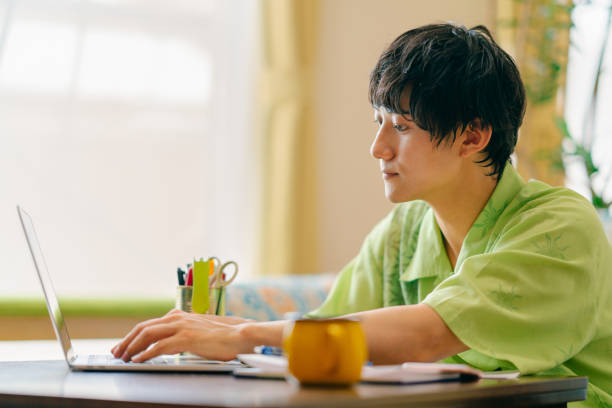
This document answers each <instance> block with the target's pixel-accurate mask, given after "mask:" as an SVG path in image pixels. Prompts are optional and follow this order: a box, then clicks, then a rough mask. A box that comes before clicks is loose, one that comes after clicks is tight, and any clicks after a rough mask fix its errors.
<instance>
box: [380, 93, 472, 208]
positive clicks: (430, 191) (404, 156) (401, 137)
mask: <svg viewBox="0 0 612 408" xmlns="http://www.w3.org/2000/svg"><path fill="white" fill-rule="evenodd" d="M406 94H407V93H406ZM402 106H408V96H403V97H402ZM374 120H375V122H377V123H378V125H379V128H378V132H377V133H376V139H374V142H373V143H372V146H371V148H370V153H371V154H372V156H373V157H374V158H375V159H378V160H379V162H380V169H381V172H382V177H383V180H384V183H385V195H386V196H387V198H388V199H389V200H390V201H391V202H393V203H398V202H404V201H411V200H424V201H427V202H428V203H430V204H431V203H432V202H436V201H438V200H447V199H449V198H450V197H452V194H453V187H454V186H457V183H456V181H457V177H458V175H459V173H460V167H461V160H460V158H459V155H458V152H457V149H456V143H455V144H453V145H450V146H449V144H448V143H447V142H445V141H444V142H442V144H440V146H436V142H435V141H434V142H432V141H431V135H430V133H429V132H427V131H425V130H423V129H421V128H419V127H418V126H417V125H416V123H414V122H413V121H412V118H411V117H410V116H409V115H401V114H398V113H392V112H389V111H387V110H386V109H385V108H382V107H381V108H378V109H375V110H374Z"/></svg>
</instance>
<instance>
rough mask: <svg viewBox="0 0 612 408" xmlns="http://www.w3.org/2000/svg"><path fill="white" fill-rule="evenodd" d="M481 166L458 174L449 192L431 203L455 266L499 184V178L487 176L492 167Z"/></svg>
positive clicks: (449, 256)
mask: <svg viewBox="0 0 612 408" xmlns="http://www.w3.org/2000/svg"><path fill="white" fill-rule="evenodd" d="M481 169H482V168H479V169H476V170H473V169H471V170H467V171H466V172H465V174H462V175H461V176H460V177H457V179H456V180H457V182H456V183H455V185H454V186H450V188H449V190H448V191H447V193H448V194H445V196H444V197H440V199H438V200H436V201H435V202H430V203H429V204H430V205H431V207H432V208H433V211H434V214H435V217H436V221H437V222H438V226H439V227H440V230H441V231H442V238H443V240H444V245H445V247H446V253H447V255H448V259H449V261H450V263H451V265H452V267H453V269H454V268H455V264H456V262H457V258H458V257H459V253H460V251H461V247H462V246H463V241H464V240H465V237H466V235H467V233H468V232H469V230H470V228H471V227H472V225H473V224H474V221H476V218H478V215H479V214H480V212H481V211H482V209H483V208H484V207H485V205H486V204H487V202H488V201H489V198H490V197H491V194H493V190H495V186H496V185H497V180H498V179H497V178H496V177H492V176H487V175H486V171H488V170H490V168H485V169H484V170H485V171H484V172H483V171H479V170H481ZM483 178H484V179H483Z"/></svg>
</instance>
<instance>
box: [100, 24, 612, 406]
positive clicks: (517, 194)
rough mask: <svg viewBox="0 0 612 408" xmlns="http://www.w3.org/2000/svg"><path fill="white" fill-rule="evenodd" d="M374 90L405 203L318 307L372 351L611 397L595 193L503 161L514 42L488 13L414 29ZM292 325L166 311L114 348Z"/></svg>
mask: <svg viewBox="0 0 612 408" xmlns="http://www.w3.org/2000/svg"><path fill="white" fill-rule="evenodd" d="M370 102H371V103H372V106H373V107H374V119H375V121H376V122H377V123H378V125H379V128H378V132H377V134H376V138H375V140H374V142H373V144H372V148H371V153H372V156H374V157H375V158H376V159H377V160H378V161H379V163H380V170H381V172H382V177H383V180H384V185H385V194H386V196H387V198H388V199H389V200H390V201H392V202H394V203H400V204H398V205H397V206H396V208H395V209H394V210H393V211H392V212H391V214H389V216H387V217H386V218H385V219H384V220H382V221H381V222H380V223H379V224H378V225H377V226H376V227H375V228H374V230H373V231H372V232H371V233H370V234H369V235H368V237H367V238H366V240H365V242H364V244H363V247H362V249H361V251H360V253H359V254H358V255H357V257H356V258H355V259H354V260H353V261H352V262H350V263H349V264H348V265H347V266H346V267H345V268H344V269H343V270H342V272H341V273H340V275H339V276H338V278H337V280H336V283H335V284H334V287H333V288H332V290H331V293H330V294H329V296H328V298H327V299H326V301H325V302H324V303H323V305H321V307H320V308H319V309H317V310H315V311H314V312H312V313H310V316H311V317H318V316H340V315H346V314H352V315H354V316H357V317H359V318H360V319H361V321H362V325H363V329H364V332H365V334H366V339H367V343H368V349H369V355H370V359H371V360H372V361H373V362H375V363H400V362H403V361H438V360H442V359H447V361H454V362H463V363H467V364H471V365H473V366H475V367H478V368H481V369H484V370H495V369H519V370H520V371H521V373H523V374H534V373H545V374H567V375H572V374H577V375H588V376H589V379H590V384H589V395H588V399H587V402H586V403H587V404H590V405H592V406H593V405H594V406H597V405H596V404H597V403H598V402H601V404H612V396H611V394H612V273H611V269H612V250H611V248H610V244H609V242H608V240H607V238H606V236H605V234H604V232H603V228H602V226H601V223H600V221H599V218H598V217H597V215H596V213H595V211H594V209H593V208H592V206H591V205H590V204H589V203H588V202H587V201H586V200H584V199H583V198H582V197H580V196H579V195H578V194H576V193H574V192H572V191H570V190H567V189H565V188H551V187H549V186H547V185H545V184H543V183H540V182H537V181H532V182H529V183H525V182H524V181H523V180H522V179H521V178H520V176H519V175H518V173H517V172H516V170H515V169H514V168H513V167H512V165H511V164H510V155H511V153H512V151H513V150H514V146H515V144H516V141H517V134H518V128H519V126H520V125H521V122H522V118H523V114H524V110H525V91H524V87H523V84H522V81H521V79H520V75H519V72H518V70H517V68H516V66H515V64H514V63H513V61H512V59H511V58H510V57H509V56H508V54H506V53H505V52H504V51H503V50H502V49H501V48H499V47H498V46H497V45H496V44H495V42H494V41H493V39H492V38H491V35H490V34H489V32H488V31H487V29H486V28H484V27H482V26H479V27H475V28H473V29H471V30H467V29H466V28H465V27H461V26H456V25H452V24H438V25H429V26H424V27H420V28H417V29H414V30H410V31H408V32H406V33H404V34H402V35H401V36H400V37H398V38H397V39H396V40H395V41H394V42H393V43H392V44H391V45H390V46H389V47H388V49H387V50H386V51H385V52H384V53H383V54H382V55H381V57H380V59H379V61H378V63H377V65H376V67H375V68H374V70H373V72H372V74H371V77H370ZM283 327H284V322H250V321H246V320H244V319H240V318H236V317H217V316H206V315H194V314H188V313H183V312H178V311H173V312H170V313H169V314H168V315H166V316H164V317H162V318H159V319H153V320H150V321H148V322H144V323H141V324H139V325H137V326H136V327H135V328H134V329H133V330H132V331H131V332H130V333H129V334H128V335H127V336H126V337H125V339H124V340H123V341H122V342H121V343H119V344H118V345H117V346H115V348H113V350H112V352H113V354H115V356H117V357H123V358H124V359H125V360H129V359H132V360H133V361H137V362H138V361H144V360H146V359H149V358H151V357H154V356H156V355H158V354H162V353H166V354H172V353H177V352H181V351H190V352H192V353H195V354H198V355H201V356H204V357H207V358H215V359H231V358H233V357H235V355H236V354H238V353H248V352H251V351H252V349H253V346H255V345H259V344H269V345H274V346H280V343H281V338H282V329H283ZM150 345H152V346H151V347H150V348H148V349H147V347H149V346H150Z"/></svg>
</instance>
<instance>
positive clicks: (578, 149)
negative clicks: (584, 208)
mask: <svg viewBox="0 0 612 408" xmlns="http://www.w3.org/2000/svg"><path fill="white" fill-rule="evenodd" d="M611 24H612V1H611V2H610V6H609V8H608V15H607V22H606V26H605V29H604V38H603V41H602V44H601V48H600V51H599V60H598V63H597V70H596V72H595V78H594V85H593V91H592V93H591V99H590V101H589V106H588V108H587V112H586V114H585V118H584V123H583V126H582V135H581V136H582V137H581V138H580V139H578V138H576V137H574V136H573V135H572V134H571V133H570V131H569V129H568V126H567V123H566V121H565V119H564V118H562V117H557V118H555V123H556V124H557V127H558V128H559V130H560V131H561V133H562V135H563V143H562V145H561V147H560V148H559V152H558V154H557V160H556V161H555V165H556V166H557V167H561V168H564V161H570V160H577V161H578V162H579V163H581V164H582V166H583V167H584V170H585V172H586V175H587V180H588V186H587V187H588V189H589V191H590V193H591V202H592V203H593V205H594V206H595V207H596V208H602V209H608V208H610V206H612V200H606V199H605V198H604V194H605V192H606V190H607V188H608V186H609V185H610V182H611V181H612V170H610V172H609V173H608V174H607V175H603V174H601V170H600V168H599V166H598V165H597V164H596V163H595V161H594V160H593V154H592V153H593V145H594V142H595V139H596V137H597V136H598V135H597V134H596V133H595V126H594V123H595V118H596V115H597V103H598V100H599V85H600V79H601V74H602V67H603V62H604V57H605V52H606V47H607V45H608V38H609V36H610V27H611ZM599 136H601V135H599ZM599 177H604V179H603V183H600V184H598V187H599V188H597V187H596V183H595V180H596V179H597V178H599Z"/></svg>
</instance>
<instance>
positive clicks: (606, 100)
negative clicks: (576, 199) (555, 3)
mask: <svg viewBox="0 0 612 408" xmlns="http://www.w3.org/2000/svg"><path fill="white" fill-rule="evenodd" d="M611 3H612V2H611V1H610V0H591V1H583V2H578V3H577V4H576V7H575V9H574V11H573V14H572V20H573V22H574V27H573V28H572V30H571V34H570V35H571V45H570V51H569V63H568V71H567V94H566V102H565V117H566V121H567V125H568V129H569V131H570V133H571V134H572V137H574V138H575V139H576V140H578V141H579V142H582V143H585V144H587V146H590V147H591V151H592V154H593V161H594V162H595V164H596V165H597V166H599V170H600V171H599V173H598V174H596V175H595V177H594V180H593V187H594V188H595V189H596V191H598V192H603V198H604V199H605V200H607V201H610V200H612V117H611V116H610V115H609V114H608V112H612V74H611V71H610V67H611V66H612V38H610V36H611V35H612V32H611V31H610V30H609V29H608V27H607V24H608V18H609V17H608V15H609V10H610V7H612V4H611ZM606 36H607V37H608V41H607V45H606V51H605V53H604V60H603V64H602V73H601V76H600V79H599V86H598V94H597V100H596V110H595V112H594V119H595V120H594V121H593V120H592V119H593V116H591V115H590V114H589V113H588V111H589V109H590V105H591V99H592V96H593V87H594V84H595V75H596V71H597V65H598V63H599V58H600V55H601V50H602V47H603V45H604V44H605V37H606ZM590 127H592V131H589V128H590ZM585 135H587V136H586V137H585ZM589 135H592V136H589ZM591 139H592V141H591ZM566 174H567V180H568V186H569V187H571V188H573V189H575V190H576V191H578V192H580V193H581V194H583V195H585V196H586V197H588V198H590V196H591V194H590V192H589V190H588V187H587V186H588V182H587V175H586V171H585V168H584V165H582V164H581V163H580V162H579V161H578V160H575V159H571V160H567V161H566Z"/></svg>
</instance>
